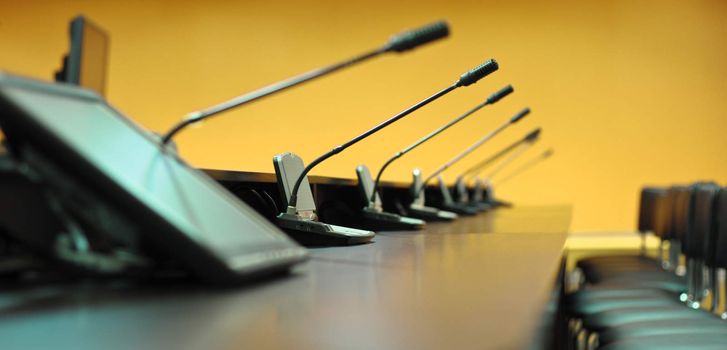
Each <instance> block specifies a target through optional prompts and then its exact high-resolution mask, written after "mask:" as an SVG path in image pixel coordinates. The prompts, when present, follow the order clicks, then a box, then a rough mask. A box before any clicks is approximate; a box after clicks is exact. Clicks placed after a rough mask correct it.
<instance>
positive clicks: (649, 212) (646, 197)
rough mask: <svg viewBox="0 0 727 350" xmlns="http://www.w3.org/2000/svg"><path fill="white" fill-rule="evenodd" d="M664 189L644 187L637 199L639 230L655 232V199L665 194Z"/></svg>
mask: <svg viewBox="0 0 727 350" xmlns="http://www.w3.org/2000/svg"><path fill="white" fill-rule="evenodd" d="M666 192H667V191H666V189H664V188H658V187H644V188H643V189H641V198H640V200H639V232H642V233H646V232H656V223H655V221H656V217H657V213H656V212H657V208H656V207H657V201H658V200H659V198H660V197H664V196H666Z"/></svg>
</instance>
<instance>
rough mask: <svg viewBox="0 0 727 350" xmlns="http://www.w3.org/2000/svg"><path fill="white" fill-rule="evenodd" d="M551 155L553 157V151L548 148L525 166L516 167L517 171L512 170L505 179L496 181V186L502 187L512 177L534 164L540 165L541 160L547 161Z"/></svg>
mask: <svg viewBox="0 0 727 350" xmlns="http://www.w3.org/2000/svg"><path fill="white" fill-rule="evenodd" d="M552 155H553V149H552V148H549V149H547V150H545V152H543V153H541V154H539V155H538V156H537V157H535V158H533V159H531V160H529V161H528V162H526V163H525V164H523V165H521V166H520V167H518V168H517V169H515V170H513V171H512V172H511V173H509V174H507V176H505V177H503V178H501V179H500V180H498V181H497V185H498V186H502V184H503V183H505V182H507V181H509V180H511V179H512V178H513V177H515V176H517V175H520V174H521V173H523V172H524V171H525V170H528V169H530V168H532V167H533V166H535V165H536V164H538V163H540V162H541V161H543V160H546V159H548V158H549V157H550V156H552Z"/></svg>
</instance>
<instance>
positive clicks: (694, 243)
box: [563, 183, 727, 350]
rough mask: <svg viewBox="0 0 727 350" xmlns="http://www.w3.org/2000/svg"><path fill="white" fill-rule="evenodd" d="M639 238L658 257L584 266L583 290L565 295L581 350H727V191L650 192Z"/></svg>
mask: <svg viewBox="0 0 727 350" xmlns="http://www.w3.org/2000/svg"><path fill="white" fill-rule="evenodd" d="M639 231H641V232H642V233H647V232H651V233H653V234H654V235H656V236H657V237H658V238H659V239H660V240H661V242H662V244H661V245H660V248H659V251H658V255H657V256H656V257H649V256H647V255H646V254H645V250H642V254H640V255H624V256H613V255H612V256H599V257H591V258H586V259H582V260H580V261H578V263H577V269H578V271H579V273H580V275H581V276H582V280H583V283H582V284H581V286H580V288H579V289H578V290H577V291H576V292H573V293H570V294H568V295H566V297H565V298H564V300H563V308H564V310H565V313H566V316H567V318H568V325H569V333H570V336H571V338H570V339H571V342H570V345H571V346H572V348H574V349H608V350H614V349H619V350H629V349H644V350H648V349H727V321H726V319H727V312H726V310H725V295H724V285H725V281H724V279H725V277H724V276H725V269H726V268H727V187H725V188H720V187H719V186H718V185H716V184H714V183H696V184H693V185H689V186H672V187H670V188H644V189H643V190H642V193H641V206H640V213H639Z"/></svg>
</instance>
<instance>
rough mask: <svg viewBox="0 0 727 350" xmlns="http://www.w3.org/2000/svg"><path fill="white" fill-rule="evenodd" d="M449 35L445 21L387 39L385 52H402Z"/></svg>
mask: <svg viewBox="0 0 727 350" xmlns="http://www.w3.org/2000/svg"><path fill="white" fill-rule="evenodd" d="M448 35H449V25H448V24H447V22H445V21H439V22H435V23H432V24H429V25H426V26H424V27H421V28H418V29H414V30H410V31H406V32H403V33H399V34H396V35H394V36H392V37H391V39H389V44H388V46H387V48H386V51H395V52H404V51H407V50H411V49H413V48H415V47H417V46H419V45H424V44H426V43H428V42H432V41H435V40H438V39H441V38H445V37H447V36H448Z"/></svg>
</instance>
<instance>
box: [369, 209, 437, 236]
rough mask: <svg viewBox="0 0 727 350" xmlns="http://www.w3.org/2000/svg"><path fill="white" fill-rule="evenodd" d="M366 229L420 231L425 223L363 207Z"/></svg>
mask: <svg viewBox="0 0 727 350" xmlns="http://www.w3.org/2000/svg"><path fill="white" fill-rule="evenodd" d="M362 213H363V218H364V223H365V225H366V227H368V228H370V229H372V230H376V231H414V230H421V229H423V228H424V226H425V225H426V221H424V220H421V219H416V218H411V217H407V216H401V215H398V214H394V213H387V212H385V211H379V210H376V209H374V208H369V207H365V208H363V210H362Z"/></svg>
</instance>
